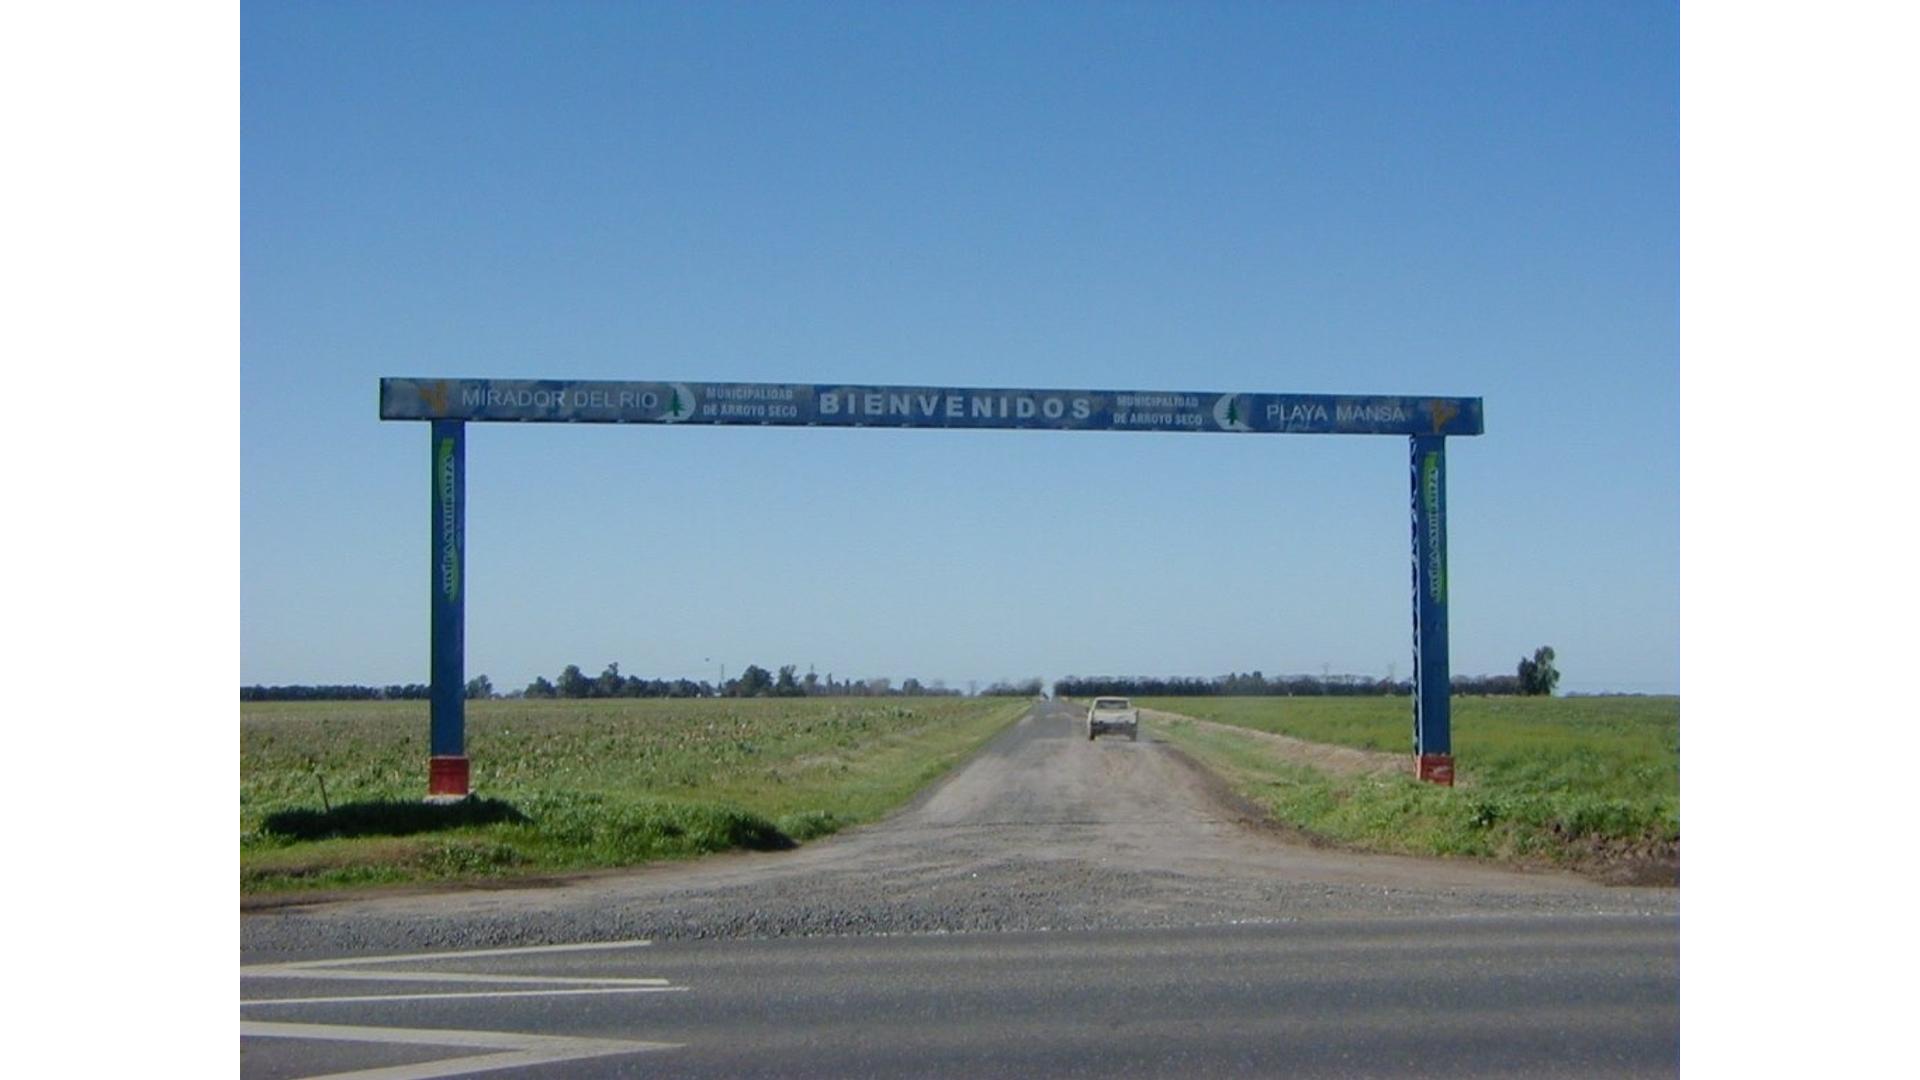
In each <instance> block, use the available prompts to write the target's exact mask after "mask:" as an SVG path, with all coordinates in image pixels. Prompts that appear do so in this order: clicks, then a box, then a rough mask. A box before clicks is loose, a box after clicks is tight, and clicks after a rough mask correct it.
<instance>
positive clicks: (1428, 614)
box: [1410, 435, 1453, 787]
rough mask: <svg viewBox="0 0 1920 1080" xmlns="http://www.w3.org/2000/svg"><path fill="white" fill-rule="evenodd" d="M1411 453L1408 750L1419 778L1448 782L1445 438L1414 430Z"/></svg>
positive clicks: (1449, 707) (1449, 718) (1449, 706)
mask: <svg viewBox="0 0 1920 1080" xmlns="http://www.w3.org/2000/svg"><path fill="white" fill-rule="evenodd" d="M1410 441H1411V443H1412V454H1413V754H1414V767H1415V771H1416V772H1417V774H1418V775H1419V777H1420V779H1422V780H1427V781H1430V782H1432V783H1436V784H1445V785H1447V786H1449V787H1451V786H1453V701H1452V674H1451V672H1450V670H1449V665H1448V661H1447V440H1446V438H1445V437H1444V436H1440V435H1415V436H1413V437H1412V439H1411V440H1410Z"/></svg>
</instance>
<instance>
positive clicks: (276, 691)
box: [240, 683, 428, 701]
mask: <svg viewBox="0 0 1920 1080" xmlns="http://www.w3.org/2000/svg"><path fill="white" fill-rule="evenodd" d="M427 690H428V688H427V684H426V683H408V684H406V685H405V686H401V685H398V684H395V685H393V686H354V685H342V684H334V683H329V684H326V685H322V686H243V687H241V688H240V700H241V701H411V700H415V699H425V698H426V696H427Z"/></svg>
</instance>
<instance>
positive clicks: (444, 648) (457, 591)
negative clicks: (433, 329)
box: [427, 420, 468, 799]
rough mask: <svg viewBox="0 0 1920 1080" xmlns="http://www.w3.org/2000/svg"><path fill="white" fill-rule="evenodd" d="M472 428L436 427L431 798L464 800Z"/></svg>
mask: <svg viewBox="0 0 1920 1080" xmlns="http://www.w3.org/2000/svg"><path fill="white" fill-rule="evenodd" d="M466 427H467V425H466V424H465V423H464V422H462V421H459V420H435V421H434V422H433V583H432V588H433V605H432V607H433V630H432V651H433V656H432V688H431V693H430V706H431V720H430V722H429V723H430V727H429V731H428V751H427V752H428V754H430V755H431V756H430V757H429V758H428V761H427V797H428V798H430V799H444V798H456V799H457V798H465V797H466V795H467V793H468V774H467V716H466V706H467V702H466V692H467V677H466V668H467V658H466V622H467V597H466V581H465V576H466V554H467V434H466Z"/></svg>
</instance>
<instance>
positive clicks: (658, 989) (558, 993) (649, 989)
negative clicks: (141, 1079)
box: [240, 986, 686, 1009]
mask: <svg viewBox="0 0 1920 1080" xmlns="http://www.w3.org/2000/svg"><path fill="white" fill-rule="evenodd" d="M684 990H686V987H684V986H601V987H594V988H589V989H580V990H467V991H458V990H456V991H447V992H441V993H435V994H356V995H353V996H350V997H296V998H254V999H253V1000H251V1001H242V1002H241V1003H240V1007H241V1008H243V1009H244V1008H246V1007H247V1006H249V1005H337V1004H339V1003H341V1002H343V1001H453V1000H457V999H460V998H510V997H563V996H566V995H568V994H673V993H679V992H681V991H684Z"/></svg>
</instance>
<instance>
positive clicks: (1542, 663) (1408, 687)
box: [1053, 646, 1560, 698]
mask: <svg viewBox="0 0 1920 1080" xmlns="http://www.w3.org/2000/svg"><path fill="white" fill-rule="evenodd" d="M1559 681H1560V673H1559V672H1558V671H1556V670H1554V667H1553V647H1552V646H1542V647H1540V648H1539V649H1537V650H1535V651H1534V654H1533V656H1532V657H1530V658H1525V659H1522V660H1521V661H1520V666H1519V671H1518V672H1517V673H1516V674H1513V675H1455V676H1454V677H1453V678H1452V680H1451V686H1452V688H1453V692H1454V693H1456V694H1478V695H1488V696H1499V695H1517V694H1551V693H1553V688H1554V685H1555V684H1556V683H1558V682H1559ZM1053 694H1054V696H1055V697H1080V698H1084V697H1098V696H1099V695H1101V694H1111V695H1115V696H1123V697H1232V696H1245V697H1255V696H1260V697H1265V696H1292V697H1363V696H1400V697H1408V696H1411V695H1412V694H1413V680H1411V679H1400V680H1393V679H1378V678H1368V677H1364V676H1360V675H1273V676H1268V675H1263V674H1261V673H1260V672H1258V671H1251V672H1247V673H1245V674H1238V673H1236V674H1231V675H1215V676H1214V677H1212V678H1210V679H1209V678H1201V677H1195V676H1173V677H1170V678H1159V677H1155V676H1148V675H1117V676H1116V675H1098V676H1090V677H1089V676H1080V675H1070V676H1068V677H1067V678H1064V679H1059V680H1056V681H1055V682H1054V684H1053Z"/></svg>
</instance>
